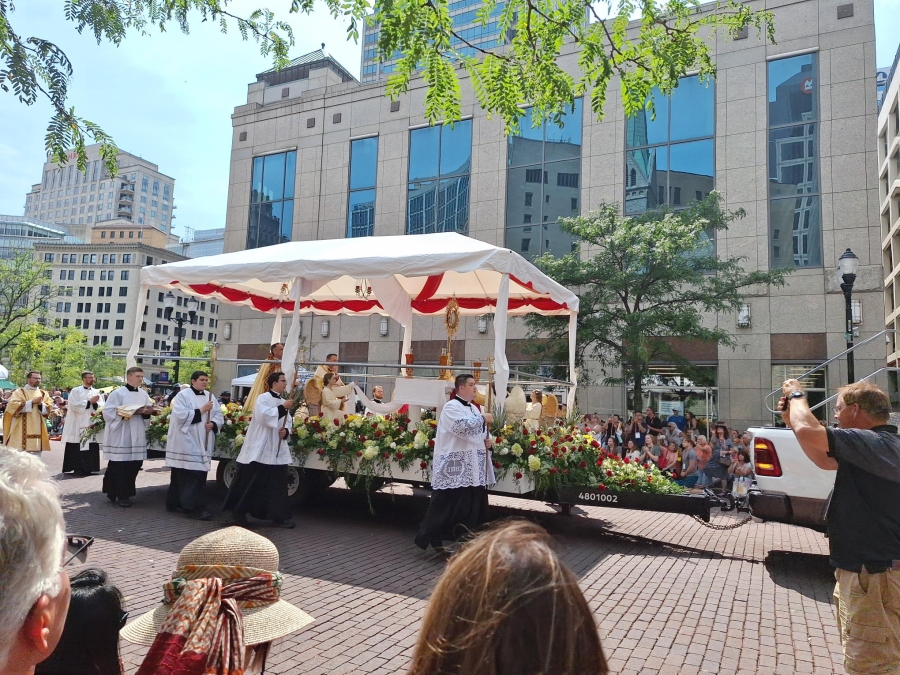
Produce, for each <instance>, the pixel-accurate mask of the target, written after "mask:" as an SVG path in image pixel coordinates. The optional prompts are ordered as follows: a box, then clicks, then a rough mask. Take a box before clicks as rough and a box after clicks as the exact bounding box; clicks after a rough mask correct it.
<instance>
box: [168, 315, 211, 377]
mask: <svg viewBox="0 0 900 675" xmlns="http://www.w3.org/2000/svg"><path fill="white" fill-rule="evenodd" d="M186 325H187V324H186ZM209 350H210V344H209V343H208V342H203V341H202V340H184V341H183V342H182V343H181V355H182V356H188V357H198V358H199V357H201V356H205V357H209ZM163 367H164V368H165V369H166V370H169V371H173V370H175V362H174V361H166V363H165V365H164V366H163ZM195 370H202V371H205V372H207V373H208V372H210V363H209V361H208V360H207V361H182V362H181V366H180V367H179V369H178V376H179V378H181V379H182V380H183V381H184V382H185V383H186V382H188V378H189V377H190V375H191V373H193V372H194V371H195ZM178 384H182V383H181V382H179V383H178Z"/></svg>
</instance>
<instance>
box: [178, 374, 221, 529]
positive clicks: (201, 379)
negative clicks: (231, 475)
mask: <svg viewBox="0 0 900 675" xmlns="http://www.w3.org/2000/svg"><path fill="white" fill-rule="evenodd" d="M208 386H209V374H208V373H204V372H203V371H202V370H197V371H194V373H193V374H192V375H191V386H190V387H188V388H187V389H182V390H181V391H180V392H179V393H178V395H177V396H176V397H175V398H174V399H173V400H172V413H171V414H170V415H169V433H168V438H167V439H166V466H168V467H170V468H171V469H172V473H171V477H170V479H169V493H168V495H167V496H166V509H167V510H169V511H178V512H179V513H186V514H188V515H190V516H192V517H196V518H199V519H200V520H212V514H211V513H210V512H209V511H207V510H206V475H207V474H208V473H209V467H210V464H211V460H212V453H213V448H214V447H215V445H216V434H217V433H219V430H220V429H221V428H222V426H223V425H224V424H225V417H224V415H222V406H221V405H220V404H219V402H218V401H217V400H216V398H215V396H213V395H212V394H211V393H210V392H209V391H207V387H208Z"/></svg>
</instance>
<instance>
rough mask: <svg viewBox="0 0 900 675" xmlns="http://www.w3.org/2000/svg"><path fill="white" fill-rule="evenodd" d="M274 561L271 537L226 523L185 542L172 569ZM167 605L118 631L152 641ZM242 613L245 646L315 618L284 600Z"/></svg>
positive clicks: (271, 567) (264, 565) (272, 565)
mask: <svg viewBox="0 0 900 675" xmlns="http://www.w3.org/2000/svg"><path fill="white" fill-rule="evenodd" d="M278 563H279V557H278V549H277V548H275V544H273V543H272V542H271V541H269V540H268V539H266V538H265V537H262V536H260V535H258V534H256V533H254V532H251V531H250V530H246V529H244V528H242V527H226V528H224V529H221V530H216V531H215V532H210V533H209V534H205V535H203V536H202V537H200V538H198V539H195V540H194V541H192V542H191V543H190V544H188V545H187V546H185V547H184V548H183V549H182V551H181V555H179V556H178V565H177V567H176V569H179V570H180V569H183V568H184V567H185V566H186V565H233V566H241V567H251V568H254V569H258V570H262V571H266V572H277V571H278ZM173 576H175V575H173ZM170 609H171V606H169V605H160V606H159V607H157V608H156V609H154V610H153V611H151V612H147V613H146V614H144V615H142V616H140V617H138V618H137V619H135V620H134V621H132V622H131V623H129V624H128V625H127V626H125V627H124V628H123V629H122V630H121V632H120V635H121V636H122V637H123V638H125V639H126V640H128V641H129V642H134V643H136V644H140V645H151V644H153V641H154V640H155V639H156V635H157V633H159V630H160V628H161V627H162V624H163V621H164V620H165V618H166V615H167V614H168V613H169V610H170ZM242 613H243V616H244V642H245V644H246V645H247V646H248V647H249V646H252V645H257V644H260V643H262V642H270V641H272V640H275V639H277V638H280V637H284V636H285V635H289V634H290V633H296V632H297V631H299V630H302V629H304V628H306V627H307V626H309V625H310V624H311V623H312V622H313V621H315V619H314V618H313V617H311V616H310V615H309V614H307V613H306V612H304V611H303V610H301V609H299V608H298V607H294V606H293V605H292V604H290V603H288V602H285V601H284V600H278V601H276V602H274V603H272V604H271V605H268V606H266V607H250V608H247V609H244V610H242Z"/></svg>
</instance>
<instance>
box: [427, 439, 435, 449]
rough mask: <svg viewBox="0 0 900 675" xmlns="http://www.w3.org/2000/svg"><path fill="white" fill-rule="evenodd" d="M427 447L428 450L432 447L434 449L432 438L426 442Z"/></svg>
mask: <svg viewBox="0 0 900 675" xmlns="http://www.w3.org/2000/svg"><path fill="white" fill-rule="evenodd" d="M428 447H429V448H433V447H434V439H433V438H432V439H431V440H430V441H428Z"/></svg>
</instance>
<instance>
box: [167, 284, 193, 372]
mask: <svg viewBox="0 0 900 675" xmlns="http://www.w3.org/2000/svg"><path fill="white" fill-rule="evenodd" d="M163 305H165V308H166V311H165V318H166V320H167V321H171V322H173V323H174V324H175V325H176V328H175V356H176V357H180V356H181V338H182V337H183V336H184V324H186V323H196V322H197V310H198V309H199V308H200V301H199V300H197V298H189V299H188V301H187V302H186V303H185V307H187V310H188V311H187V316H185V315H184V314H183V313H181V312H179V313H177V314H176V315H175V316H174V317H173V316H172V310H173V309H174V308H175V296H174V295H173V294H172V291H169V292H168V293H166V295H165V297H164V298H163ZM180 365H181V360H180V359H177V358H176V359H175V380H174V382H173V384H178V383H179V382H178V372H179V370H180V368H179V366H180Z"/></svg>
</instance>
